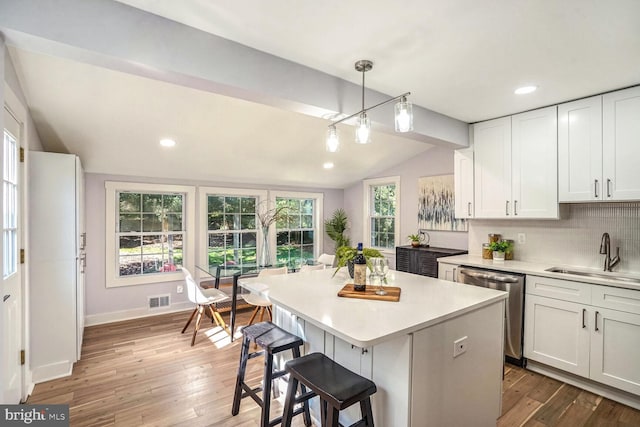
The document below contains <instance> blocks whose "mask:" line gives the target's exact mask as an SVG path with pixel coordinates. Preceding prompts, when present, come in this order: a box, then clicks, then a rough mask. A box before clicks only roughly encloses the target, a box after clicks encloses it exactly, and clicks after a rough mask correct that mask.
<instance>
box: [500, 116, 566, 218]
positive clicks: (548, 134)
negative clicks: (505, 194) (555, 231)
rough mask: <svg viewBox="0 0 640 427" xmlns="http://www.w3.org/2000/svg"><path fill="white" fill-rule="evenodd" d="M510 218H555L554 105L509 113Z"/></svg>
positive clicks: (556, 182) (556, 152)
mask: <svg viewBox="0 0 640 427" xmlns="http://www.w3.org/2000/svg"><path fill="white" fill-rule="evenodd" d="M511 159H512V172H511V173H512V181H511V182H512V187H511V196H512V213H513V217H514V218H558V127H557V107H556V106H553V107H547V108H541V109H539V110H534V111H528V112H526V113H521V114H516V115H514V116H512V117H511Z"/></svg>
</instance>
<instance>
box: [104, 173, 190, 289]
mask: <svg viewBox="0 0 640 427" xmlns="http://www.w3.org/2000/svg"><path fill="white" fill-rule="evenodd" d="M104 186H105V190H106V191H105V197H106V200H105V208H106V209H105V210H106V218H105V220H106V225H105V242H106V245H105V246H106V253H105V270H106V271H105V276H106V287H107V288H115V287H121V286H133V285H143V284H149V283H160V282H173V281H177V280H183V277H184V276H183V275H182V272H180V271H177V272H175V273H163V274H152V275H140V276H135V277H120V276H119V275H118V270H117V266H118V262H117V259H118V257H117V252H116V239H115V235H116V230H117V227H116V223H117V221H118V215H117V212H116V208H117V201H116V193H117V192H118V191H134V192H135V191H139V192H151V193H184V194H185V203H184V210H185V216H184V221H185V222H184V229H185V235H184V242H183V249H182V251H183V258H182V264H183V265H184V267H185V268H187V269H188V270H189V271H190V272H193V271H194V266H195V234H196V229H195V223H196V220H195V212H196V203H195V201H196V197H195V195H196V188H195V187H192V186H184V185H169V184H143V183H134V182H117V181H106V182H105V183H104Z"/></svg>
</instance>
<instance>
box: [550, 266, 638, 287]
mask: <svg viewBox="0 0 640 427" xmlns="http://www.w3.org/2000/svg"><path fill="white" fill-rule="evenodd" d="M546 271H548V272H550V273H563V274H574V275H576V276H585V277H597V278H598V279H607V280H616V281H620V282H627V283H637V284H640V278H639V277H628V276H618V275H615V273H604V272H603V273H596V272H595V271H581V270H571V269H569V268H566V267H551V268H547V270H546Z"/></svg>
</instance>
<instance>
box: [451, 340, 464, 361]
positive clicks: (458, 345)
mask: <svg viewBox="0 0 640 427" xmlns="http://www.w3.org/2000/svg"><path fill="white" fill-rule="evenodd" d="M466 351H467V337H462V338H458V339H457V340H455V341H454V342H453V357H458V356H460V355H461V354H462V353H464V352H466Z"/></svg>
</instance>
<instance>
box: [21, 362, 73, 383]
mask: <svg viewBox="0 0 640 427" xmlns="http://www.w3.org/2000/svg"><path fill="white" fill-rule="evenodd" d="M72 370H73V362H72V361H70V360H65V361H62V362H57V363H52V364H49V365H44V366H38V367H37V368H35V369H32V371H31V373H32V377H31V379H32V381H33V383H34V384H39V383H43V382H45V381H50V380H55V379H57V378H63V377H68V376H69V375H71V371H72Z"/></svg>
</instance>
